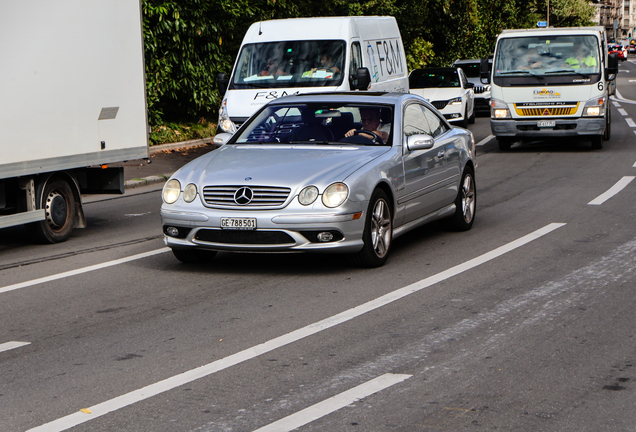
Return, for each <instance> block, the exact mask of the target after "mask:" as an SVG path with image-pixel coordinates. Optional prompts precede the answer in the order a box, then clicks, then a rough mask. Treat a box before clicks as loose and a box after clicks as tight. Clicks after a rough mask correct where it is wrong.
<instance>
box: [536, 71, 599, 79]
mask: <svg viewBox="0 0 636 432" xmlns="http://www.w3.org/2000/svg"><path fill="white" fill-rule="evenodd" d="M563 72H565V73H567V74H574V75H580V76H582V77H585V78H589V77H590V76H589V75H586V74H584V73H582V72H577V71H575V70H574V69H559V70H555V71H547V72H546V73H545V74H546V75H552V74H560V73H563Z"/></svg>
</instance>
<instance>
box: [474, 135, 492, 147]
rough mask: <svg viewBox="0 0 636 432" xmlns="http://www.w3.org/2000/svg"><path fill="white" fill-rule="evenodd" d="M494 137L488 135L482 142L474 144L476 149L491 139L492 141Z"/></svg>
mask: <svg viewBox="0 0 636 432" xmlns="http://www.w3.org/2000/svg"><path fill="white" fill-rule="evenodd" d="M494 137H495V136H494V135H488V136H487V137H486V138H484V139H483V140H481V141H479V142H478V143H477V144H475V145H476V146H477V147H479V146H483V145H484V144H486V143H488V142H489V141H490V140H491V139H493V138H494Z"/></svg>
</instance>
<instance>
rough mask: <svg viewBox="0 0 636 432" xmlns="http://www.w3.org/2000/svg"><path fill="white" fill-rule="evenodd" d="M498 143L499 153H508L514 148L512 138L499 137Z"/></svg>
mask: <svg viewBox="0 0 636 432" xmlns="http://www.w3.org/2000/svg"><path fill="white" fill-rule="evenodd" d="M497 143H498V144H499V151H502V152H507V151H510V147H512V138H508V137H497Z"/></svg>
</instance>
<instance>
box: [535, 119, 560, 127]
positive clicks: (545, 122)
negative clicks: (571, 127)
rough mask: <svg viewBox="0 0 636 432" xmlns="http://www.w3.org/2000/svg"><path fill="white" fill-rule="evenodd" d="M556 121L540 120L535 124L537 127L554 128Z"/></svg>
mask: <svg viewBox="0 0 636 432" xmlns="http://www.w3.org/2000/svg"><path fill="white" fill-rule="evenodd" d="M555 126H556V121H554V120H540V121H538V122H537V127H555Z"/></svg>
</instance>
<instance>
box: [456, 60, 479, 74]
mask: <svg viewBox="0 0 636 432" xmlns="http://www.w3.org/2000/svg"><path fill="white" fill-rule="evenodd" d="M456 66H457V67H460V68H462V70H463V71H464V73H465V74H466V77H467V78H479V62H475V63H459V64H457V65H456Z"/></svg>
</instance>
